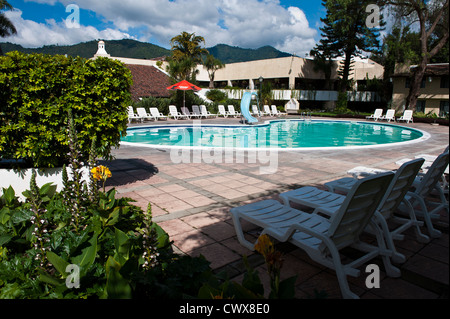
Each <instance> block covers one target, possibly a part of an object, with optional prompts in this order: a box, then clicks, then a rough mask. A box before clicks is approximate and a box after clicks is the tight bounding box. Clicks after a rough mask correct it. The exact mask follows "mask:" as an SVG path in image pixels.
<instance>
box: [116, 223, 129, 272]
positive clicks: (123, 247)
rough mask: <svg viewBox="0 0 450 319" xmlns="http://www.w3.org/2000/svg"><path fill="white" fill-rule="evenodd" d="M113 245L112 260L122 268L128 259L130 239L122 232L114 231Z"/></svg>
mask: <svg viewBox="0 0 450 319" xmlns="http://www.w3.org/2000/svg"><path fill="white" fill-rule="evenodd" d="M114 244H115V247H116V254H115V255H114V258H115V259H116V260H117V261H118V262H119V264H120V265H121V266H123V265H124V264H125V263H126V262H127V260H128V259H129V253H130V246H131V243H130V239H129V237H128V236H127V234H125V233H124V232H123V231H121V230H119V229H117V228H116V229H115V237H114Z"/></svg>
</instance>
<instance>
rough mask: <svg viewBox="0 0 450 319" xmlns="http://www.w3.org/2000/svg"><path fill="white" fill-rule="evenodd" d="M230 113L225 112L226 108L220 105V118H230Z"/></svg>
mask: <svg viewBox="0 0 450 319" xmlns="http://www.w3.org/2000/svg"><path fill="white" fill-rule="evenodd" d="M228 114H229V113H228V112H227V111H225V106H223V105H219V116H223V117H224V118H227V117H228Z"/></svg>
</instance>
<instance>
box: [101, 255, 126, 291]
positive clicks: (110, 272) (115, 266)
mask: <svg viewBox="0 0 450 319" xmlns="http://www.w3.org/2000/svg"><path fill="white" fill-rule="evenodd" d="M120 268H121V266H120V264H119V263H118V262H117V261H116V260H115V259H114V258H113V257H111V256H110V257H109V258H108V260H107V262H106V277H107V281H106V289H105V290H106V293H107V297H108V298H109V299H131V298H132V291H131V287H130V284H129V283H128V280H126V279H125V278H123V276H122V275H121V274H120Z"/></svg>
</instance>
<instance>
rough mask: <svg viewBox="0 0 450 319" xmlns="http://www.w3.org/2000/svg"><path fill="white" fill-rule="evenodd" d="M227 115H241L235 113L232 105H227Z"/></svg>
mask: <svg viewBox="0 0 450 319" xmlns="http://www.w3.org/2000/svg"><path fill="white" fill-rule="evenodd" d="M228 114H230V116H233V117H239V116H241V113H239V112H237V111H235V109H234V105H228Z"/></svg>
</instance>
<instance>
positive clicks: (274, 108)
mask: <svg viewBox="0 0 450 319" xmlns="http://www.w3.org/2000/svg"><path fill="white" fill-rule="evenodd" d="M271 108H272V114H273V115H275V116H281V115H287V113H284V112H280V111H278V109H277V106H276V105H272V106H271Z"/></svg>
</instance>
